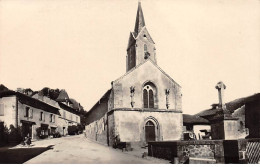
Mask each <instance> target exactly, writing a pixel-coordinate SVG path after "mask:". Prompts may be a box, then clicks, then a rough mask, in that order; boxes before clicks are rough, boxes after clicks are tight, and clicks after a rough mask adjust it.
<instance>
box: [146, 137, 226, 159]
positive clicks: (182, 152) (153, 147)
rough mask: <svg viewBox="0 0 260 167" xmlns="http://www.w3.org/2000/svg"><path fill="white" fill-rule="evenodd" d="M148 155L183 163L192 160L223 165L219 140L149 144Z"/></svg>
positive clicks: (222, 147)
mask: <svg viewBox="0 0 260 167" xmlns="http://www.w3.org/2000/svg"><path fill="white" fill-rule="evenodd" d="M148 155H149V156H153V157H157V158H163V159H167V160H171V161H172V162H175V163H184V162H186V161H188V160H189V159H192V163H196V161H199V162H203V163H225V162H224V146H223V141H221V140H197V141H173V142H170V141H169V142H149V145H148Z"/></svg>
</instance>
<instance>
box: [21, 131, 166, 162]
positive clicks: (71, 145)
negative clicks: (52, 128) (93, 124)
mask: <svg viewBox="0 0 260 167" xmlns="http://www.w3.org/2000/svg"><path fill="white" fill-rule="evenodd" d="M32 144H33V146H32V148H33V147H48V146H52V148H53V149H50V150H47V151H45V152H43V153H42V154H40V155H38V156H36V157H34V158H32V159H30V160H28V161H27V162H25V163H26V164H46V163H47V164H158V163H160V164H162V163H164V164H165V163H169V161H166V160H161V159H156V158H153V157H145V158H142V156H141V155H142V154H141V152H140V151H142V150H134V151H131V152H122V150H119V149H113V148H111V147H108V146H104V145H101V144H98V143H95V142H92V141H90V140H89V139H87V138H85V137H84V136H83V135H78V136H68V137H62V138H55V139H47V140H41V141H35V142H33V143H32ZM145 151H147V150H145Z"/></svg>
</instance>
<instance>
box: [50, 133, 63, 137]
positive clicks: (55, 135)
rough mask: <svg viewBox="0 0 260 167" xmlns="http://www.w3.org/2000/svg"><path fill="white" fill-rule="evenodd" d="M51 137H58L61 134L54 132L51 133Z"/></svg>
mask: <svg viewBox="0 0 260 167" xmlns="http://www.w3.org/2000/svg"><path fill="white" fill-rule="evenodd" d="M52 136H53V138H60V137H61V134H60V132H55V133H53V134H52Z"/></svg>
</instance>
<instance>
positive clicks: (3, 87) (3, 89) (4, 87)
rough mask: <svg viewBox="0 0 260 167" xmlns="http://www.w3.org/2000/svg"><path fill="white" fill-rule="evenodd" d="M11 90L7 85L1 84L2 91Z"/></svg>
mask: <svg viewBox="0 0 260 167" xmlns="http://www.w3.org/2000/svg"><path fill="white" fill-rule="evenodd" d="M7 90H9V89H8V88H7V87H6V86H4V85H3V84H0V92H3V91H7Z"/></svg>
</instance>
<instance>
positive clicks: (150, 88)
mask: <svg viewBox="0 0 260 167" xmlns="http://www.w3.org/2000/svg"><path fill="white" fill-rule="evenodd" d="M155 95H156V88H155V85H154V84H153V83H151V82H148V83H146V84H145V85H144V87H143V106H144V108H154V107H155V104H154V103H155Z"/></svg>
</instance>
